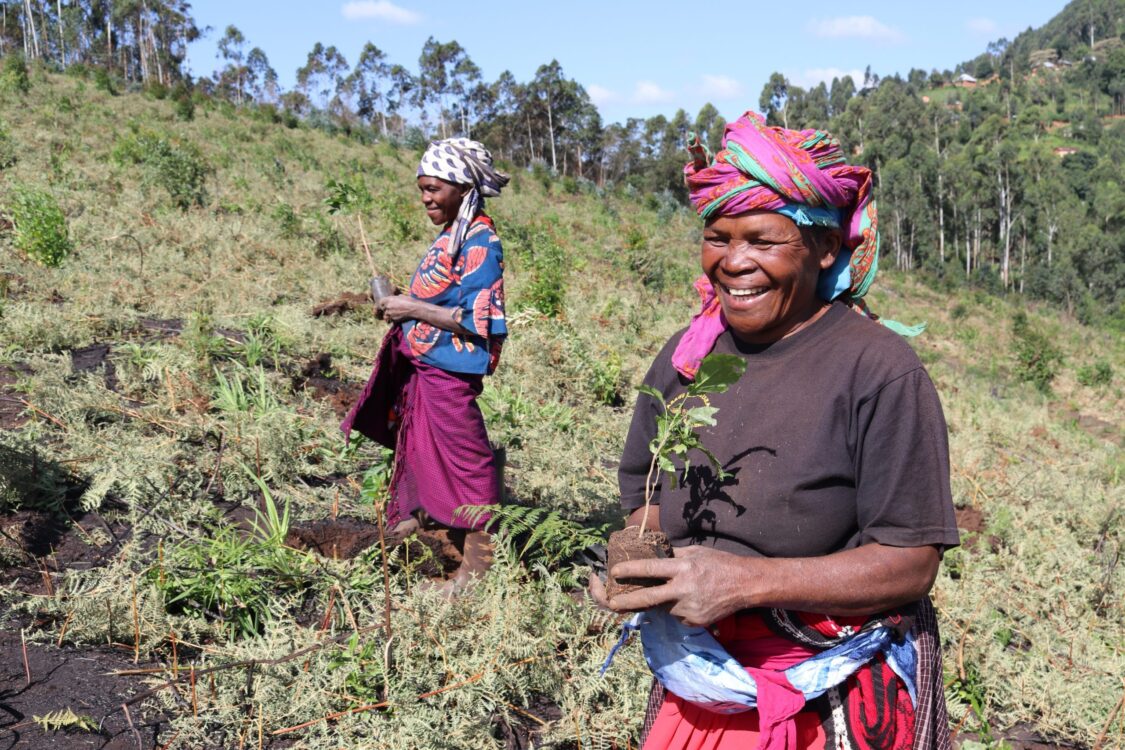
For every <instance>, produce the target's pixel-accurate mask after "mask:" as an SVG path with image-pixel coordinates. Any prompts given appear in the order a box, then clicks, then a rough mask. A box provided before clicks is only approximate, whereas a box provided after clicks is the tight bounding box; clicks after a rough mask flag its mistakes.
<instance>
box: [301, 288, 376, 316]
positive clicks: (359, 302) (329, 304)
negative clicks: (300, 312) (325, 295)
mask: <svg viewBox="0 0 1125 750" xmlns="http://www.w3.org/2000/svg"><path fill="white" fill-rule="evenodd" d="M370 304H371V295H370V294H361V293H359V292H343V293H341V294H340V296H339V297H337V298H335V299H330V300H325V301H323V302H321V303H320V304H319V305H317V306H316V307H314V308H313V309H312V310H311V312H310V314H311V315H312V316H313V317H314V318H323V317H324V316H326V315H345V314H347V313H350V312H354V311H355V310H360V309H363V308H364V307H367V306H368V305H370Z"/></svg>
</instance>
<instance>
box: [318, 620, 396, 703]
mask: <svg viewBox="0 0 1125 750" xmlns="http://www.w3.org/2000/svg"><path fill="white" fill-rule="evenodd" d="M385 667H386V655H385V649H384V648H381V647H380V644H379V643H378V642H377V641H375V640H373V639H371V638H361V637H360V634H359V633H352V635H351V637H350V638H349V639H348V640H347V641H345V642H344V643H343V644H342V645H341V646H340V648H339V650H337V651H336V652H335V653H333V654H332V655H331V657H330V658H329V659H328V671H329V672H335V671H337V670H341V669H343V670H346V673H347V677H345V678H344V685H345V686H347V688H348V694H349V695H351V696H352V697H353V698H356V699H357V700H360V701H362V702H364V703H372V702H374V701H377V700H380V699H381V698H382V697H383V693H382V692H381V691H380V688H381V687H382V686H383V684H384V681H385V679H386V668H385Z"/></svg>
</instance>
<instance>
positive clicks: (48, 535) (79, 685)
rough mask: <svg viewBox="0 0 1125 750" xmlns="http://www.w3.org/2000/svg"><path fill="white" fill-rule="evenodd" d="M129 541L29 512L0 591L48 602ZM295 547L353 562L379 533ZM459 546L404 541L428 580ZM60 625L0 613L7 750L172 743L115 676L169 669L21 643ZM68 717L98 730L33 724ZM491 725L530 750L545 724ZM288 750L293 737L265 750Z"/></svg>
mask: <svg viewBox="0 0 1125 750" xmlns="http://www.w3.org/2000/svg"><path fill="white" fill-rule="evenodd" d="M234 520H235V521H237V519H234ZM130 535H131V531H130V529H129V528H128V527H127V526H126V525H125V524H123V523H121V522H118V521H113V520H111V519H107V518H106V517H103V516H102V515H101V514H99V513H86V514H81V515H76V516H73V517H68V516H66V515H65V514H56V515H52V514H48V513H42V512H38V511H27V510H23V511H18V512H15V513H11V514H6V515H3V516H0V560H2V561H3V566H2V567H0V587H4V588H6V589H11V590H14V591H17V592H22V593H25V594H33V595H43V594H49V593H50V592H51V590H52V587H53V586H54V585H55V584H56V582H57V579H58V574H60V573H62V572H64V571H67V570H83V569H90V568H94V567H98V566H100V565H103V564H105V562H106V561H107V560H110V559H112V558H113V556H114V554H115V553H116V551H117V550H119V549H120V545H121V543H122V542H124V541H126V540H127V539H129V537H130ZM288 541H289V543H290V544H292V545H293V546H295V547H299V548H303V549H309V550H312V551H314V552H316V553H318V554H322V555H324V556H326V557H337V558H345V557H355V556H356V555H358V554H360V553H362V552H363V551H364V550H366V549H368V548H369V547H371V546H372V545H376V544H378V530H377V529H376V528H375V527H374V526H373V525H372V524H371V523H370V522H368V521H365V520H362V519H358V518H350V517H341V518H337V519H332V520H320V521H314V522H307V523H298V524H294V525H293V527H292V530H291V532H290V535H289V537H288ZM455 542H456V539H450V535H449V534H448V533H446V532H445V531H443V530H439V529H422V530H420V531H419V532H418V533H417V534H416V535H415V536H414V537H412V538H411V539H409V540H408V541H407V542H404V543H407V544H411V545H413V546H412V551H411V552H412V554H411V557H412V558H413V559H421V560H424V562H423V564H422V565H421V571H420V572H421V573H422V574H423V575H428V576H430V577H433V578H441V577H442V576H443V575H444V574H445V573H448V572H450V571H452V570H455V569H456V567H457V565H458V564H459V563H460V552H459V550H458V548H457V545H456V543H455ZM60 627H61V626H60V624H59V623H57V622H53V621H51V620H49V619H47V618H45V617H37V616H34V615H27V614H24V613H15V612H12V611H10V610H6V609H0V750H17V749H19V750H32V749H34V750H43V749H44V748H51V749H52V750H86V749H87V748H97V749H98V750H158V748H162V747H164V746H165V745H166V744H167V743H169V742H170V741H171V740H172V739H173V736H172V734H171V733H170V730H169V726H168V719H169V717H168V716H166V715H165V714H164V713H162V712H161V711H160V710H159V709H157V708H154V707H153V706H152V705H151V704H146V703H145V702H143V701H142V702H138V703H137V704H134V705H131V706H130V707H129V711H130V713H129V717H128V718H127V717H126V715H125V713H124V711H122V710H121V705H122V703H123V702H124V701H126V700H128V699H130V698H131V697H133V696H136V695H138V694H140V693H142V692H145V691H146V690H148V689H150V686H151V683H149V682H147V681H146V680H145V678H144V677H142V676H138V675H135V674H134V675H129V674H118V673H119V672H122V671H129V670H136V669H138V668H142V669H143V668H160V667H161V666H163V665H161V664H159V663H154V662H145V661H141V662H140V663H139V664H134V662H133V649H132V647H131V646H130V645H128V644H123V643H114V644H103V645H99V646H80V647H77V646H72V645H63V646H61V647H60V646H58V645H56V644H55V643H53V642H52V643H32V642H27V640H26V638H23V637H21V633H26V634H27V637H35V635H38V636H39V640H43V634H45V633H51V634H53V633H55V632H56V631H57V630H59V629H60ZM52 640H53V639H52ZM25 649H26V660H25V657H24V654H25ZM29 675H30V677H29ZM538 708H541V709H542V710H536V711H533V712H532V713H533V714H534V715H535V716H537V717H539V718H543V719H549V718H554V717H555V714H557V713H558V709H557V708H555V707H554V706H553V705H548V704H546V703H545V704H544V705H543V706H541V707H538ZM68 709H69V710H70V711H71V712H73V714H75V715H77V716H78V717H81V719H83V720H84V721H86V722H88V723H89V724H90V725H92V726H94V727H96V729H93V730H91V729H83V728H78V727H72V728H69V729H55V730H48V729H46V728H44V727H43V726H41V725H40V724H38V723H37V722H36V721H35V719H36V717H38V718H39V719H40V720H42V719H43V718H44V717H47V716H48V715H50V714H53V713H54V712H61V711H67V710H68ZM552 711H554V712H555V713H552ZM130 719H131V720H132V726H130ZM492 721H493V722H494V723H496V725H497V727H496V731H497V732H498V733H499V734H500V736H502V737H504V738H505V741H506V744H507V747H509V748H512V749H513V750H522V748H526V747H529V746H530V742H531V738H533V733H534V731H535V730H536V729H537V728H538V726H539V725H538V723H536V722H534V721H533V720H532V719H530V718H527V719H526V720H524V719H523V718H519V719H515V720H511V721H504V720H502V719H501V718H500V717H499V716H498V715H497V716H495V717H493V719H492ZM290 746H292V740H290V739H277V740H276V741H274V742H269V741H267V742H266V744H265V745H264V747H271V748H278V749H280V748H284V747H290Z"/></svg>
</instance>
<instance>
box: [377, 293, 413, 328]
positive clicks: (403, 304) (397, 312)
mask: <svg viewBox="0 0 1125 750" xmlns="http://www.w3.org/2000/svg"><path fill="white" fill-rule="evenodd" d="M375 310H376V312H377V314H378V316H379V317H380V318H383V319H385V320H389V321H390V322H392V323H401V322H402V321H404V320H415V319H417V318H418V314H417V313H418V300H416V299H414V298H413V297H411V296H410V295H409V294H394V295H391V296H389V297H384V298H383V299H381V300H379V304H378V305H376V306H375Z"/></svg>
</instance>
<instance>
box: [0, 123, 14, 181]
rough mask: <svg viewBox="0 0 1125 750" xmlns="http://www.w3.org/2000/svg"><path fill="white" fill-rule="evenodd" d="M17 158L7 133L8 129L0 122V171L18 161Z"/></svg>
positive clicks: (9, 134) (10, 135) (10, 137)
mask: <svg viewBox="0 0 1125 750" xmlns="http://www.w3.org/2000/svg"><path fill="white" fill-rule="evenodd" d="M18 159H19V157H18V155H17V154H16V144H15V141H13V140H12V134H11V133H9V132H8V128H6V127H5V126H4V123H3V122H2V121H0V169H7V168H8V167H10V166H12V165H13V164H15V163H16V161H18Z"/></svg>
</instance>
